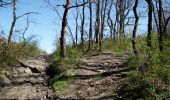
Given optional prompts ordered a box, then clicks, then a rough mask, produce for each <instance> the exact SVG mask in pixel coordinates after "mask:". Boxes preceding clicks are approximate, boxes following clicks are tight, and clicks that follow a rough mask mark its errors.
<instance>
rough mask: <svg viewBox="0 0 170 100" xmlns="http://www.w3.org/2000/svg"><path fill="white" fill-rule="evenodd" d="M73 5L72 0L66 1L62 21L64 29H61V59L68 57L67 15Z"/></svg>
mask: <svg viewBox="0 0 170 100" xmlns="http://www.w3.org/2000/svg"><path fill="white" fill-rule="evenodd" d="M70 5H71V0H67V1H66V6H65V10H64V14H63V20H62V29H61V37H60V46H61V47H60V49H61V50H60V57H61V58H64V57H65V56H66V31H67V30H66V29H67V15H68V11H69V9H68V8H69V7H70Z"/></svg>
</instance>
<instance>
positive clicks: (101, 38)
mask: <svg viewBox="0 0 170 100" xmlns="http://www.w3.org/2000/svg"><path fill="white" fill-rule="evenodd" d="M107 1H108V0H105V5H104V9H103V10H104V12H103V15H102V22H101V33H100V34H101V35H100V51H102V40H103V35H104V28H105V17H106V8H107Z"/></svg>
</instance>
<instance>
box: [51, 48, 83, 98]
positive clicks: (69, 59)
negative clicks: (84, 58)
mask: <svg viewBox="0 0 170 100" xmlns="http://www.w3.org/2000/svg"><path fill="white" fill-rule="evenodd" d="M80 55H81V53H80V52H79V49H78V48H75V47H67V56H66V58H65V59H60V50H56V51H55V52H54V53H53V55H52V57H53V63H51V65H50V70H51V71H50V74H53V75H52V76H53V78H52V80H51V84H53V88H54V90H55V92H56V95H57V92H59V91H62V90H63V89H65V88H67V87H68V86H69V84H70V82H71V81H72V80H73V79H74V78H73V76H74V75H75V68H76V67H77V64H78V59H77V58H78V57H80Z"/></svg>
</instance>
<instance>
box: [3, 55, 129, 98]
mask: <svg viewBox="0 0 170 100" xmlns="http://www.w3.org/2000/svg"><path fill="white" fill-rule="evenodd" d="M122 55H123V56H116V55H113V54H112V53H110V52H103V53H99V54H94V55H86V56H83V57H82V58H80V63H79V66H78V67H77V68H76V70H75V71H76V74H75V76H74V77H75V79H73V81H72V82H71V83H70V84H69V86H68V88H66V89H64V90H63V91H60V92H59V93H58V94H57V97H55V98H56V99H111V100H113V99H117V98H120V97H119V96H118V95H117V90H118V89H119V85H120V83H121V81H122V80H123V79H124V78H123V77H124V74H123V72H125V71H127V70H128V68H126V67H125V66H124V65H125V61H126V59H127V58H128V57H129V55H128V54H122ZM48 60H49V57H48V56H45V55H44V56H38V57H35V58H31V59H26V60H22V61H20V63H18V64H17V65H15V66H14V67H13V71H11V72H7V71H4V74H5V78H4V83H2V82H1V84H0V86H1V89H0V99H41V100H47V99H49V100H50V99H52V98H53V90H52V87H51V86H50V85H49V84H48V83H49V82H50V78H49V76H48V75H47V74H46V70H47V68H48V66H49V62H48Z"/></svg>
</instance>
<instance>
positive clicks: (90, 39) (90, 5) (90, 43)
mask: <svg viewBox="0 0 170 100" xmlns="http://www.w3.org/2000/svg"><path fill="white" fill-rule="evenodd" d="M89 12H90V27H89V44H88V51H89V50H90V49H91V46H92V27H93V25H92V3H91V2H89Z"/></svg>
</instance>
